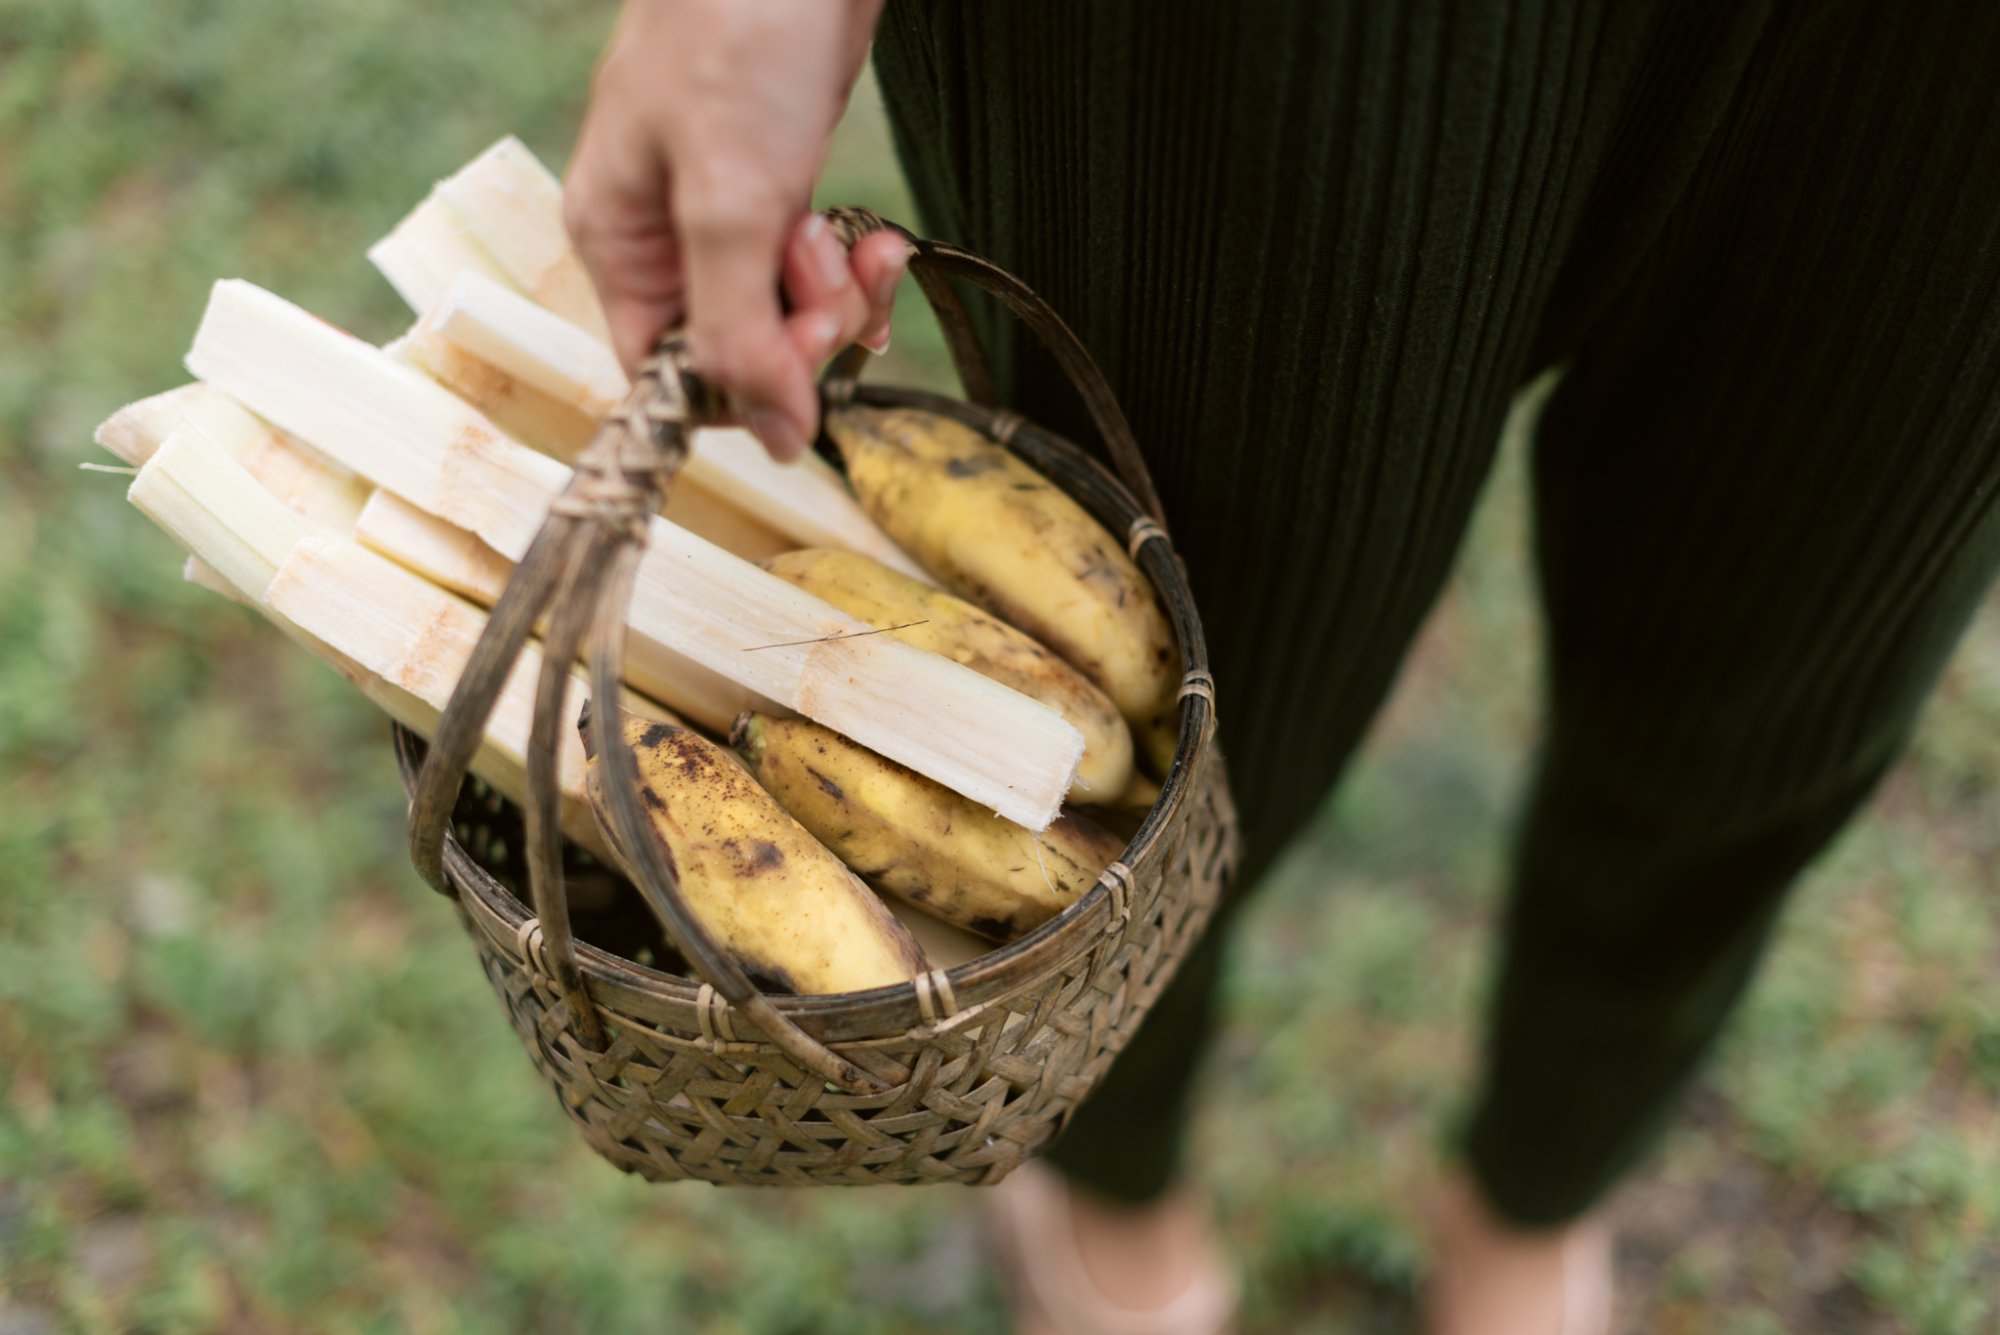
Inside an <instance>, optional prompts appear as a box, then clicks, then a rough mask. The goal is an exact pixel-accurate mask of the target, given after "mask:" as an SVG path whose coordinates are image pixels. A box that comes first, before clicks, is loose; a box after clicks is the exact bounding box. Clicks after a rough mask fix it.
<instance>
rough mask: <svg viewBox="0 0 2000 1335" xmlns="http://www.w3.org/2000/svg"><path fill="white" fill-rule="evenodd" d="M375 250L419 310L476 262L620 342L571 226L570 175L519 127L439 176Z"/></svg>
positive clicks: (395, 283)
mask: <svg viewBox="0 0 2000 1335" xmlns="http://www.w3.org/2000/svg"><path fill="white" fill-rule="evenodd" d="M454 248H456V249H457V252H458V255H457V257H454V255H453V250H454ZM368 258H369V259H370V260H371V261H373V262H374V264H375V267H376V268H377V269H380V270H381V271H382V273H383V276H384V277H386V278H388V279H389V281H390V283H391V284H392V285H393V286H394V287H395V288H396V290H397V291H398V292H399V293H401V294H402V296H403V299H404V300H405V301H407V302H409V303H410V307H411V309H413V310H415V311H416V312H417V313H418V314H419V315H421V314H423V313H424V312H425V311H428V310H429V309H430V308H431V307H432V306H434V305H436V304H437V300H438V298H439V297H440V296H442V295H443V293H444V288H445V287H446V286H448V285H449V284H450V281H451V279H452V278H453V277H454V276H455V275H456V272H457V271H458V270H460V269H466V268H471V269H477V270H479V271H481V272H484V273H487V274H488V275H489V276H490V277H493V278H497V279H500V280H502V281H504V282H506V283H507V284H508V285H509V286H511V287H514V288H516V289H518V290H519V291H521V292H523V293H525V294H526V295H528V296H530V297H532V298H534V299H535V300H536V301H538V302H540V303H541V304H542V305H544V306H547V307H548V308H549V309H550V310H552V311H555V312H556V313H557V314H559V315H561V316H562V317H563V318H564V319H566V320H569V321H571V322H572V323H574V324H577V325H581V326H582V327H583V328H584V329H586V330H588V331H589V332H590V333H591V334H592V335H594V336H595V337H597V338H598V339H600V340H602V341H604V342H607V343H608V342H610V338H611V335H610V332H609V329H608V327H607V326H606V325H605V323H604V308H603V307H602V306H601V305H600V304H599V303H598V300H597V289H596V288H595V287H593V286H592V285H591V281H590V275H589V274H588V273H587V272H586V271H585V270H584V267H583V262H582V261H581V260H580V259H578V258H577V255H576V251H575V250H573V249H572V248H571V247H570V244H569V234H568V232H566V231H565V230H564V228H563V220H562V183H561V182H560V181H558V180H556V178H555V176H554V175H553V174H552V173H551V172H550V171H549V169H548V168H547V167H544V166H543V165H542V164H541V162H540V161H539V160H538V159H537V158H536V157H535V155H534V154H533V153H530V152H529V151H528V148H527V146H526V145H525V144H523V143H522V142H521V141H520V140H518V139H516V138H514V137H513V136H511V135H509V136H508V137H507V138H505V139H502V140H501V141H500V142H499V143H497V144H494V145H493V146H492V147H491V148H489V149H487V150H486V151H485V152H484V153H481V154H480V155H479V156H478V157H476V158H474V159H473V160H472V161H471V162H468V163H467V164H466V165H465V166H463V167H461V168H460V169H459V170H458V171H456V172H454V173H453V174H452V175H450V176H448V177H446V178H445V179H444V180H442V181H439V182H438V183H437V187H436V188H435V189H434V190H432V192H431V195H430V197H429V198H428V199H426V200H425V201H424V203H422V204H420V205H418V206H417V210H416V212H415V213H412V214H411V215H410V216H409V217H408V218H405V219H404V220H403V221H402V222H401V223H399V224H397V226H396V229H395V230H394V231H392V232H390V234H389V235H388V236H386V237H384V238H383V239H382V240H381V241H379V242H377V243H376V244H375V246H374V247H373V248H371V249H370V250H369V252H368ZM481 261H484V263H481ZM440 278H442V280H443V281H442V282H440V281H438V280H439V279H440Z"/></svg>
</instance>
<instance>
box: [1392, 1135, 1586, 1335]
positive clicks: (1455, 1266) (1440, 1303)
mask: <svg viewBox="0 0 2000 1335" xmlns="http://www.w3.org/2000/svg"><path fill="white" fill-rule="evenodd" d="M1431 1239H1432V1245H1433V1248H1434V1252H1435V1255H1434V1265H1435V1269H1434V1271H1433V1274H1432V1279H1431V1290H1430V1298H1429V1309H1430V1311H1429V1319H1430V1324H1429V1327H1428V1329H1429V1331H1430V1335H1607V1332H1609V1331H1610V1329H1611V1233H1610V1230H1609V1229H1608V1228H1607V1227H1606V1226H1605V1225H1604V1222H1603V1220H1602V1219H1599V1218H1596V1217H1594V1216H1586V1217H1585V1218H1583V1219H1580V1220H1578V1221H1577V1222H1575V1223H1573V1224H1569V1225H1567V1226H1565V1227H1560V1228H1552V1229H1545V1230H1530V1229H1523V1228H1521V1227H1519V1226H1517V1225H1514V1224H1511V1223H1509V1222H1507V1221H1506V1220H1504V1219H1502V1218H1500V1217H1499V1216H1498V1215H1496V1214H1495V1213H1494V1212H1493V1209H1492V1207H1491V1206H1489V1205H1488V1204H1487V1203H1486V1201H1485V1199H1484V1198H1483V1197H1482V1196H1481V1194H1480V1192H1479V1189H1478V1188H1477V1187H1476V1186H1475V1185H1474V1184H1473V1182H1472V1180H1471V1178H1470V1177H1469V1176H1467V1175H1465V1174H1464V1173H1455V1174H1453V1175H1452V1177H1451V1178H1450V1179H1448V1180H1447V1181H1446V1182H1445V1183H1444V1184H1443V1186H1442V1187H1441V1188H1440V1190H1439V1192H1438V1196H1437V1200H1436V1202H1435V1205H1434V1207H1433V1209H1432V1211H1431Z"/></svg>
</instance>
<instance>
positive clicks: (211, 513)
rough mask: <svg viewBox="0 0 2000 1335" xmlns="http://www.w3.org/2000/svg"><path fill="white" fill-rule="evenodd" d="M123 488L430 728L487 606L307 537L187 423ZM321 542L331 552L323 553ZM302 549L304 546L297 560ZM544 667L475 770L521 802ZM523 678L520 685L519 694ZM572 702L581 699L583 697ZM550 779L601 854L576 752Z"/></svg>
mask: <svg viewBox="0 0 2000 1335" xmlns="http://www.w3.org/2000/svg"><path fill="white" fill-rule="evenodd" d="M128 496H129V498H130V499H131V501H132V504H133V505H134V506H136V507H137V508H138V509H139V510H140V511H141V512H142V513H144V514H145V515H146V516H147V517H149V518H151V519H152V520H153V521H154V522H155V523H157V524H158V525H159V526H160V527H161V528H163V529H165V530H166V531H167V533H168V534H169V535H171V536H172V537H173V538H175V539H176V540H177V541H179V542H180V543H181V545H182V546H184V547H186V548H187V549H188V550H189V551H190V552H192V553H193V554H194V556H195V557H196V558H198V559H199V560H200V561H201V562H202V563H203V564H204V565H205V566H207V567H209V568H211V569H213V570H214V571H216V572H217V573H218V575H219V577H220V578H222V579H223V580H224V581H226V587H227V588H228V589H229V590H231V592H232V593H233V595H234V596H235V597H236V598H237V600H238V601H240V602H242V603H244V604H246V605H248V606H250V607H252V608H254V609H256V610H257V611H258V612H259V613H261V614H262V615H263V616H264V617H265V618H266V619H267V620H269V621H270V622H271V623H272V624H273V625H275V626H276V627H277V628H278V629H280V630H282V631H283V632H285V634H286V635H287V636H289V637H290V638H291V639H292V640H294V641H295V642H297V643H298V644H300V645H301V646H303V647H304V648H305V649H307V650H308V651H309V652H311V653H312V654H313V655H314V656H315V657H317V658H319V659H320V660H321V661H323V662H325V663H327V664H328V665H329V666H331V667H332V668H333V669H334V670H335V671H337V672H339V673H340V674H341V676H343V677H345V678H346V679H347V680H348V681H349V682H351V683H353V685H354V686H355V687H357V688H358V689H359V690H360V691H361V692H362V693H363V694H364V695H366V696H367V697H368V698H369V699H370V700H372V701H374V703H375V704H376V705H377V706H378V707H380V708H381V709H382V710H383V711H384V712H385V713H387V714H389V715H390V716H391V717H392V718H394V719H396V720H397V721H398V722H400V723H402V724H403V725H404V726H405V727H408V728H410V729H412V730H414V731H415V732H417V733H419V734H421V735H423V736H426V737H427V736H429V735H430V733H431V731H432V729H434V728H435V727H436V725H437V719H438V715H439V713H440V712H441V711H442V709H443V706H444V703H445V701H446V700H447V699H448V698H449V697H450V692H451V686H452V685H453V684H455V683H456V681H457V680H458V672H459V670H460V669H461V668H462V667H463V666H464V662H465V656H466V654H467V652H469V650H470V647H471V644H472V642H473V640H476V639H477V638H478V632H479V629H480V627H481V626H482V625H483V623H484V616H483V614H481V613H480V612H478V611H476V610H474V609H472V608H470V607H466V606H465V605H464V604H462V603H459V602H458V601H457V600H456V599H453V598H452V597H451V596H450V595H449V594H446V593H444V592H443V591H442V590H440V589H436V588H434V587H432V586H431V585H429V584H428V583H426V582H425V581H423V580H422V579H420V578H418V577H417V576H415V575H412V574H409V573H408V572H406V571H403V570H400V569H398V568H397V567H396V566H394V565H393V564H391V563H389V562H387V561H383V560H381V559H380V558H377V557H373V556H371V555H370V554H369V553H367V552H363V551H360V549H359V548H355V547H353V544H351V543H348V542H346V541H345V540H343V539H338V538H334V537H331V536H329V535H323V534H322V535H315V534H314V533H313V532H312V530H311V528H310V526H309V525H308V524H307V523H306V522H305V521H304V520H302V519H301V518H300V517H299V516H298V515H296V514H294V513H293V512H292V511H290V510H289V509H287V508H286V507H285V505H284V504H283V503H282V502H280V501H279V500H278V499H277V498H276V497H275V496H273V495H271V493H270V492H268V491H266V490H265V489H264V487H263V486H262V485H261V484H259V483H258V481H257V480H256V479H255V478H254V477H252V476H251V475H250V473H249V471H248V470H247V469H245V468H244V467H243V466H242V465H241V464H239V463H237V462H236V461H235V460H234V459H232V458H231V457H230V456H229V454H228V453H227V451H225V450H224V449H222V448H221V447H220V446H219V445H217V444H216V443H215V442H213V441H211V440H209V439H208V438H207V437H206V436H205V435H204V434H203V433H202V432H201V431H200V430H199V429H198V428H195V427H192V426H183V427H181V428H179V429H177V430H175V431H173V432H171V433H170V434H169V435H168V437H167V439H166V441H165V442H164V443H163V444H161V445H160V446H159V447H158V448H157V449H156V450H154V451H153V452H151V455H150V457H149V459H148V460H147V462H146V463H145V464H144V465H143V466H142V467H141V468H140V469H139V475H138V476H137V477H136V478H134V479H133V481H132V486H131V489H130V491H129V492H128ZM350 549H351V550H350ZM325 551H331V552H332V553H333V555H332V556H331V557H330V558H328V557H323V556H321V555H319V553H322V552H325ZM356 552H358V553H359V555H358V557H357V556H355V555H354V553H356ZM301 553H306V555H305V556H304V557H303V558H302V560H301V561H300V562H299V563H297V564H293V558H294V557H295V556H299V555H300V554H301ZM322 566H330V567H331V568H333V569H335V570H338V571H342V572H345V573H344V574H343V575H342V577H341V579H340V580H339V581H338V582H337V583H334V584H331V585H326V586H325V587H323V588H321V589H320V590H319V591H318V592H307V593H303V594H300V593H294V592H284V593H282V594H281V595H279V596H281V597H282V599H283V601H284V603H285V606H284V607H280V606H279V605H278V604H277V603H275V602H273V601H271V600H270V598H269V597H267V595H277V594H279V587H280V585H279V580H278V576H279V573H280V571H281V570H286V569H289V570H290V571H291V572H292V574H293V575H294V576H295V577H296V578H294V579H293V580H292V581H291V584H294V585H295V584H297V583H298V582H300V580H303V579H306V578H307V576H306V575H305V574H304V573H303V572H305V571H307V570H308V569H318V568H320V567H322ZM287 587H288V588H289V587H290V586H289V585H288V586H287ZM295 599H296V600H297V601H296V602H295V601H294V600H295ZM302 608H303V609H309V616H308V620H309V621H310V623H311V624H310V625H308V624H306V623H304V622H302V621H301V620H300V619H298V618H296V617H294V616H293V615H292V614H291V613H292V612H298V611H300V610H301V609H302ZM343 609H344V610H343ZM399 634H400V635H403V636H404V637H405V641H406V642H405V644H404V646H403V648H401V649H400V650H399V649H398V648H397V647H396V644H395V643H394V637H395V636H396V635H399ZM412 646H415V647H414V648H413V647H412ZM540 670H541V665H540V655H539V654H538V653H537V652H536V650H535V649H534V648H533V646H530V647H529V648H528V649H527V651H526V652H525V654H524V655H523V658H522V662H521V663H520V665H519V666H518V667H517V668H516V670H515V673H514V675H513V676H512V677H510V678H509V684H508V691H507V693H506V694H504V695H503V696H502V697H501V702H500V705H499V707H498V708H496V709H495V711H494V713H493V716H492V717H491V718H490V719H489V720H488V722H487V725H486V742H485V745H484V746H483V747H482V748H481V750H480V752H479V754H478V756H477V758H476V759H475V762H474V766H473V768H474V770H475V772H476V773H478V774H479V776H480V777H481V778H483V779H485V780H486V781H487V782H488V783H491V784H492V785H493V786H494V787H495V788H497V789H499V790H500V791H501V792H502V793H504V794H506V795H507V796H508V797H509V798H512V799H513V800H515V801H516V802H519V801H521V800H522V799H523V798H524V797H525V795H526V792H527V780H526V770H525V768H524V765H525V756H526V748H527V742H528V732H529V727H530V725H531V723H532V719H533V704H534V695H533V686H534V680H535V676H536V674H537V673H539V672H540ZM522 682H526V683H527V686H526V693H525V694H524V693H523V691H522V689H521V683H522ZM576 698H577V699H578V700H579V701H580V700H581V698H582V693H581V692H579V693H578V694H577V696H576ZM625 707H626V708H627V709H632V710H637V711H641V712H645V713H648V714H652V715H662V714H664V713H665V711H663V710H661V709H659V707H658V706H656V705H653V704H652V703H651V702H650V701H646V700H642V699H640V697H638V696H636V695H628V696H627V698H626V700H625ZM572 762H573V763H572ZM559 776H560V779H561V782H562V789H563V811H562V822H563V823H562V828H563V832H564V833H565V834H566V835H568V836H569V837H570V838H571V839H572V840H575V841H576V842H577V843H579V844H581V845H582V846H583V847H585V848H587V849H589V850H591V851H592V852H594V853H596V854H598V855H599V856H600V857H603V858H606V859H608V858H609V857H610V852H609V849H608V848H607V847H606V846H605V845H604V842H603V839H602V837H601V835H600V834H599V832H598V829H597V823H596V821H595V820H594V819H593V818H592V817H591V815H590V813H589V811H588V809H587V807H586V805H585V797H584V792H583V770H582V756H581V751H580V749H578V750H577V752H576V754H575V755H574V756H571V755H569V754H567V753H566V754H565V755H564V756H563V757H562V767H561V769H560V770H559Z"/></svg>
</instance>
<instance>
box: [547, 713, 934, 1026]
mask: <svg viewBox="0 0 2000 1335" xmlns="http://www.w3.org/2000/svg"><path fill="white" fill-rule="evenodd" d="M619 726H620V727H621V728H623V729H624V730H625V738H626V740H627V741H628V742H629V743H630V744H631V746H632V749H633V752H634V753H635V755H636V756H637V758H638V762H639V778H640V793H639V796H640V800H641V801H642V802H643V803H644V805H645V807H646V810H647V811H648V812H649V813H650V815H651V817H652V822H651V826H650V828H649V830H648V831H647V834H648V837H650V838H656V839H658V840H659V841H660V845H661V846H662V848H663V849H664V851H665V852H666V855H667V860H668V862H669V864H670V865H671V866H672V867H673V868H674V870H675V874H676V875H677V876H678V877H679V880H680V890H681V895H682V897H683V898H684V899H685V900H686V901H687V905H688V909H689V910H690V911H691V912H692V913H693V914H694V916H695V917H696V918H697V919H699V920H700V922H701V924H702V925H703V926H704V927H706V928H708V930H709V932H710V933H711V934H712V935H713V936H714V937H715V939H716V941H717V942H718V943H719V944H720V945H721V946H722V947H723V948H724V949H725V950H727V951H728V952H729V953H730V954H731V955H733V956H735V957H736V959H737V961H738V962H739V963H741V964H742V965H743V968H744V970H745V971H746V972H748V973H749V974H750V976H751V977H752V978H753V979H754V980H756V982H757V983H758V985H759V986H760V987H763V988H764V989H765V990H766V991H774V992H795V993H800V994H805V993H818V992H855V991H861V990H864V989H866V988H871V987H882V986H884V985H886V984H890V983H900V982H907V981H909V980H910V979H912V978H915V977H916V976H917V975H918V974H921V973H924V972H926V971H927V970H928V969H929V968H930V963H929V961H927V960H926V959H925V958H924V953H923V951H922V950H921V949H920V948H919V947H918V945H917V943H916V940H915V939H914V938H913V937H911V935H910V934H909V932H908V931H907V930H905V929H904V927H903V925H902V924H901V923H899V922H897V921H896V919H895V916H894V915H893V914H891V913H890V912H889V906H888V905H887V904H884V903H883V902H882V901H881V899H880V898H878V897H877V896H876V894H875V892H874V891H872V890H870V889H869V888H868V887H867V886H865V885H863V884H862V883H861V882H860V880H859V879H857V878H856V877H855V875H854V873H853V872H851V871H849V870H848V869H847V868H846V867H844V866H842V865H841V862H840V859H839V858H837V857H835V856H834V855H833V854H832V853H830V852H829V851H827V849H826V848H825V847H824V846H823V845H821V844H820V842H819V841H818V840H816V839H814V838H813V837H812V835H811V834H809V833H807V832H806V830H805V829H804V828H803V827H802V826H801V825H800V824H799V822H797V821H796V820H793V819H792V818H791V817H790V816H788V815H786V814H785V811H784V809H783V808H782V807H780V806H779V805H778V804H777V803H776V802H775V801H773V800H772V798H771V795H770V794H769V793H767V792H765V791H764V790H763V789H762V788H759V787H758V786H757V784H756V782H755V781H754V780H752V779H751V777H750V776H749V775H748V774H747V773H745V772H744V769H743V766H741V765H739V764H738V763H737V762H736V760H735V758H734V757H733V756H731V755H730V753H729V752H728V751H726V750H724V749H723V748H722V747H720V746H717V745H716V744H715V743H713V742H711V741H709V740H707V739H706V738H704V737H703V736H702V735H701V734H700V733H697V732H693V731H691V730H689V729H687V728H683V727H678V726H676V725H674V724H671V723H662V722H659V721H658V720H655V719H647V718H640V717H639V716H637V715H635V714H630V713H625V712H624V711H620V714H619ZM579 727H580V730H581V731H582V733H583V745H584V753H585V755H586V757H587V758H588V762H589V763H588V765H587V766H586V769H585V787H586V791H587V792H588V793H589V795H590V801H591V806H592V808H593V810H595V811H596V813H597V818H598V824H599V825H600V826H602V827H603V828H604V831H605V835H606V838H607V840H608V841H609V842H610V843H611V844H612V845H613V847H615V848H616V847H618V846H619V841H618V839H617V837H616V835H615V833H614V831H613V830H612V828H611V819H610V812H609V811H608V810H607V808H606V806H605V800H604V791H603V783H604V767H603V763H602V761H601V759H600V757H599V755H598V747H597V745H596V741H595V739H594V738H593V737H592V736H591V733H592V729H593V724H592V722H591V719H590V716H589V715H588V714H586V715H585V717H584V718H583V720H582V721H581V723H580V725H579ZM619 852H620V855H621V856H624V857H625V860H626V861H627V862H628V863H629V862H630V861H631V858H630V856H629V855H628V854H626V853H625V850H624V849H622V848H619Z"/></svg>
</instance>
